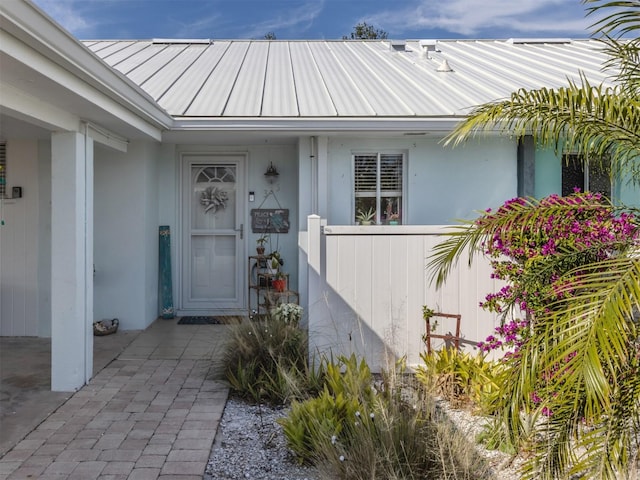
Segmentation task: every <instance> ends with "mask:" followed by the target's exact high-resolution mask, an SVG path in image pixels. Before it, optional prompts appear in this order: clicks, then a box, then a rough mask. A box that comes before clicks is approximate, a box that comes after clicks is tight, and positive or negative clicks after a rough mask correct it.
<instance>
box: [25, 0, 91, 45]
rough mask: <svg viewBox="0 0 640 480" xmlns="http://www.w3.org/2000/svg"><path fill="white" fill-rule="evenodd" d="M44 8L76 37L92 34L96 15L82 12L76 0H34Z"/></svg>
mask: <svg viewBox="0 0 640 480" xmlns="http://www.w3.org/2000/svg"><path fill="white" fill-rule="evenodd" d="M34 1H35V3H36V5H38V6H39V7H40V8H41V9H42V10H44V11H45V12H47V14H48V15H49V16H50V17H51V18H53V19H54V20H55V21H56V22H58V23H59V24H60V25H62V26H63V27H64V28H65V29H66V30H68V31H69V32H71V33H72V34H73V35H75V36H76V37H82V36H86V35H90V34H91V33H92V32H93V31H94V29H95V27H96V22H95V16H92V15H89V14H87V13H86V12H85V13H82V11H81V9H80V8H78V3H79V2H77V1H76V0H34Z"/></svg>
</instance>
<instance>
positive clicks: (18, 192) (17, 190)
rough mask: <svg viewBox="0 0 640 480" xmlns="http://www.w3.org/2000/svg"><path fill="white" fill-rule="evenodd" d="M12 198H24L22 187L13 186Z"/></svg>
mask: <svg viewBox="0 0 640 480" xmlns="http://www.w3.org/2000/svg"><path fill="white" fill-rule="evenodd" d="M11 198H22V187H13V188H11Z"/></svg>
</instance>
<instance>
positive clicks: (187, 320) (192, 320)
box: [178, 316, 242, 325]
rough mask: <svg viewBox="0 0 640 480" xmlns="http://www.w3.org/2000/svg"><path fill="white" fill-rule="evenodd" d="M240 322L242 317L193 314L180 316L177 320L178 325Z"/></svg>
mask: <svg viewBox="0 0 640 480" xmlns="http://www.w3.org/2000/svg"><path fill="white" fill-rule="evenodd" d="M241 322H242V317H238V316H224V317H208V316H194V317H182V318H180V320H179V321H178V325H237V324H239V323H241Z"/></svg>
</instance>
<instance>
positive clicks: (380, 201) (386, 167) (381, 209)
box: [353, 153, 404, 225]
mask: <svg viewBox="0 0 640 480" xmlns="http://www.w3.org/2000/svg"><path fill="white" fill-rule="evenodd" d="M353 165H354V188H353V191H354V197H355V198H354V200H355V201H354V204H355V211H354V221H355V223H358V224H360V225H367V224H371V223H373V224H380V225H393V224H401V223H402V219H403V203H402V199H403V185H404V178H403V172H404V154H402V153H365V154H356V155H354V156H353Z"/></svg>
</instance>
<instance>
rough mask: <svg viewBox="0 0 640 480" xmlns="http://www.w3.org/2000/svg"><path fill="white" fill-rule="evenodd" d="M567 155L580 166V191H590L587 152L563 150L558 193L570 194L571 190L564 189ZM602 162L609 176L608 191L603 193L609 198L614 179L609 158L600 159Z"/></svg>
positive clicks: (611, 193) (611, 194) (612, 189)
mask: <svg viewBox="0 0 640 480" xmlns="http://www.w3.org/2000/svg"><path fill="white" fill-rule="evenodd" d="M567 157H573V158H571V160H572V161H574V162H575V161H580V165H581V166H582V191H585V192H591V191H592V190H591V182H592V179H591V172H590V165H589V163H590V162H591V159H590V158H589V156H588V154H584V153H578V152H563V153H562V158H561V165H560V190H561V191H560V194H561V195H562V196H565V195H570V194H571V193H572V192H568V193H565V189H564V172H565V168H566V166H567V164H568V162H567ZM585 157H586V162H585ZM601 161H602V162H603V163H604V162H605V161H606V162H607V163H606V167H605V170H608V177H609V192H608V193H604V192H601V193H603V194H604V195H605V196H606V197H607V198H609V199H611V197H612V196H613V192H614V179H613V176H612V175H611V160H610V159H609V160H608V161H607V160H601ZM597 191H599V190H597Z"/></svg>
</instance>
